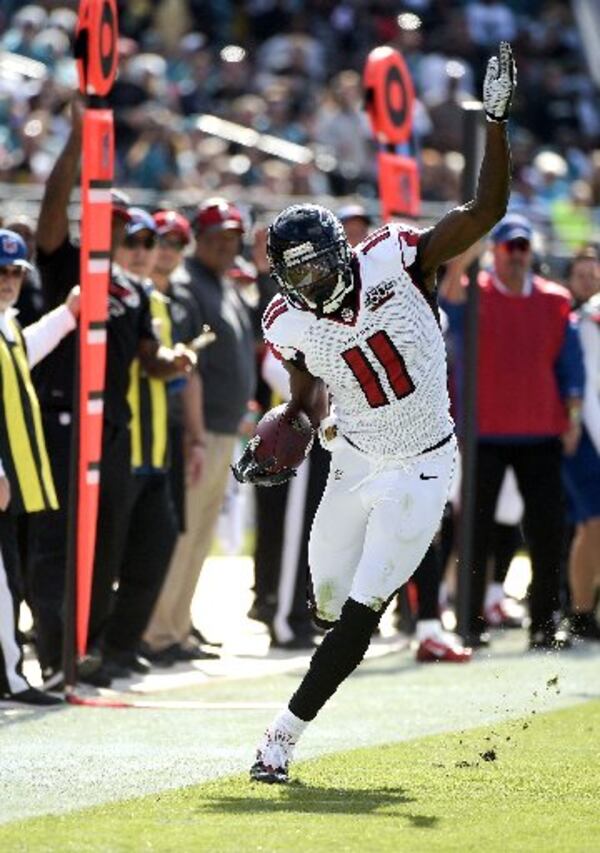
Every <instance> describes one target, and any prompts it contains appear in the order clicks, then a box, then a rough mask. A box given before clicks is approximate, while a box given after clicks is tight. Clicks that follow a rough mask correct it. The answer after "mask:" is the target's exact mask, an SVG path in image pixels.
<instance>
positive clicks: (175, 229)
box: [152, 210, 192, 243]
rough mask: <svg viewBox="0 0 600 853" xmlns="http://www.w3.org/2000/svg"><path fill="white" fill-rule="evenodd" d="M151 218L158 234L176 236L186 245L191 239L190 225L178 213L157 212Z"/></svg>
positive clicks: (172, 211) (171, 211) (174, 211)
mask: <svg viewBox="0 0 600 853" xmlns="http://www.w3.org/2000/svg"><path fill="white" fill-rule="evenodd" d="M152 218H153V219H154V223H155V225H156V230H157V231H158V233H159V234H178V235H179V236H180V237H181V238H182V239H183V240H185V242H186V243H189V242H190V240H191V239H192V229H191V228H190V223H189V222H188V221H187V219H186V218H185V216H183V215H182V214H181V213H179V211H177V210H157V211H156V213H154V214H153V217H152Z"/></svg>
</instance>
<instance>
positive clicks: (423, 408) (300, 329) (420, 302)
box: [263, 223, 454, 458]
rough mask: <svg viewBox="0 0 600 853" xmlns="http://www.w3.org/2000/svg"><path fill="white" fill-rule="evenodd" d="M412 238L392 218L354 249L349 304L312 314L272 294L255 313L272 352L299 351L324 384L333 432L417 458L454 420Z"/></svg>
mask: <svg viewBox="0 0 600 853" xmlns="http://www.w3.org/2000/svg"><path fill="white" fill-rule="evenodd" d="M420 236H421V234H420V232H419V231H416V230H413V229H411V228H409V227H407V226H404V225H401V224H399V223H390V224H388V225H384V226H383V227H382V228H380V229H378V230H377V231H375V232H373V233H372V234H370V235H369V236H368V237H367V238H366V240H364V241H363V242H362V243H360V244H359V245H358V246H356V247H355V249H354V251H353V255H354V257H353V262H352V263H353V273H354V280H355V287H354V291H353V296H354V298H355V305H354V308H350V307H344V308H342V310H341V311H340V312H337V313H336V316H335V317H331V316H324V317H319V318H317V317H316V316H315V314H313V313H312V312H310V311H303V310H301V309H298V308H295V307H294V306H292V305H290V303H289V302H287V300H286V299H285V298H284V297H283V296H276V297H274V298H273V300H272V301H271V302H270V304H269V305H268V307H267V309H266V311H265V313H264V316H263V332H264V336H265V339H266V341H267V343H268V344H269V345H270V347H271V348H272V349H273V351H274V352H275V353H276V354H278V355H279V356H280V357H281V358H283V359H285V360H289V361H294V360H298V359H302V358H303V360H304V363H305V364H306V368H307V369H308V370H309V371H310V373H312V374H313V376H318V377H320V378H321V379H322V380H323V381H324V382H325V383H326V384H327V386H328V389H329V392H330V394H331V400H332V404H333V411H334V413H335V418H336V424H337V429H338V431H339V432H340V433H341V434H342V435H343V436H344V437H345V438H347V439H348V440H349V441H350V442H351V443H352V444H353V445H355V446H356V447H357V448H358V449H359V450H361V451H363V452H364V453H367V454H369V455H370V456H385V457H391V458H406V457H410V456H415V455H417V454H419V453H422V452H423V451H424V450H427V449H429V448H431V447H434V446H435V445H436V444H438V443H439V442H441V441H443V439H445V438H447V437H448V436H449V435H450V434H451V433H452V431H453V428H454V425H453V423H452V419H451V417H450V414H449V399H448V390H447V376H446V349H445V345H444V340H443V338H442V333H441V331H440V327H439V324H438V321H437V318H436V316H435V314H434V311H433V309H432V307H431V305H430V304H429V303H428V301H427V299H426V298H425V296H424V295H423V293H422V292H421V290H420V289H419V286H418V285H417V283H415V282H414V281H413V279H412V278H411V276H410V273H409V272H408V270H409V269H410V267H411V266H412V265H413V263H414V261H415V258H416V252H417V244H418V242H419V239H420Z"/></svg>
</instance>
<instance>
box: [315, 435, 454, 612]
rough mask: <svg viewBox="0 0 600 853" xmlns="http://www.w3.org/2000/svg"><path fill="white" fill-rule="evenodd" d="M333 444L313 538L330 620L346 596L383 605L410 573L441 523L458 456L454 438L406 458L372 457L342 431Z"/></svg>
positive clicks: (318, 594) (319, 593)
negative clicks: (341, 436) (342, 433)
mask: <svg viewBox="0 0 600 853" xmlns="http://www.w3.org/2000/svg"><path fill="white" fill-rule="evenodd" d="M331 445H335V446H334V447H332V446H331ZM331 445H328V449H330V450H331V469H330V472H329V479H328V481H327V486H326V488H325V491H324V493H323V497H322V499H321V503H320V505H319V509H318V510H317V514H316V516H315V520H314V522H313V526H312V530H311V536H310V544H309V562H310V571H311V577H312V582H313V589H314V596H315V603H316V615H317V616H318V617H319V618H321V619H324V620H326V621H328V622H334V621H335V620H336V619H338V618H339V616H340V613H341V610H342V606H343V604H344V602H345V601H346V599H347V598H352V599H354V601H358V602H359V603H360V604H365V605H366V606H367V607H370V608H371V609H373V610H380V609H381V608H382V607H383V606H384V604H385V603H386V601H387V600H388V598H390V596H391V595H392V594H393V593H394V592H395V591H396V590H397V589H399V587H401V586H402V585H403V584H404V583H406V581H407V580H408V579H409V578H410V576H411V575H412V574H413V572H414V571H415V569H416V568H417V566H418V565H419V563H420V562H421V560H422V559H423V557H424V555H425V552H426V551H427V549H428V547H429V545H430V544H431V541H432V539H433V537H434V536H435V534H436V531H437V529H438V527H439V524H440V521H441V518H442V513H443V510H444V506H445V504H446V501H447V499H448V492H449V487H450V481H451V478H452V469H453V467H454V459H455V456H456V440H455V439H454V438H452V439H451V440H450V441H449V442H448V444H445V445H444V446H443V447H441V448H439V449H438V450H434V451H431V452H430V453H423V454H421V455H420V456H414V457H412V458H410V459H406V460H403V461H402V463H400V462H398V461H395V462H393V461H391V460H377V459H373V458H371V457H367V456H366V455H365V454H363V453H361V452H360V451H358V450H356V449H354V448H353V447H352V446H351V445H349V444H348V443H347V442H346V441H344V439H342V438H340V437H338V438H336V439H335V441H334V442H332V443H331Z"/></svg>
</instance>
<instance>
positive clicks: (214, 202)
mask: <svg viewBox="0 0 600 853" xmlns="http://www.w3.org/2000/svg"><path fill="white" fill-rule="evenodd" d="M193 227H194V231H195V232H196V234H206V233H207V232H208V231H217V230H218V231H239V232H240V234H241V233H243V231H244V222H243V219H242V214H241V213H240V211H239V210H238V208H237V207H236V206H235V205H234V204H232V203H231V202H230V201H227V199H226V198H209V199H207V200H206V201H205V202H203V203H202V204H201V205H200V207H199V208H198V210H197V212H196V216H195V217H194V222H193Z"/></svg>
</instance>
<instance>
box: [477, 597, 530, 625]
mask: <svg viewBox="0 0 600 853" xmlns="http://www.w3.org/2000/svg"><path fill="white" fill-rule="evenodd" d="M484 616H485V621H486V622H487V624H488V625H489V626H490V628H522V627H523V619H524V618H525V608H524V607H523V605H522V604H520V603H519V602H518V601H515V600H514V599H513V598H503V599H501V600H500V601H497V602H496V603H495V604H492V605H491V606H488V607H486V608H485V611H484Z"/></svg>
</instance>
